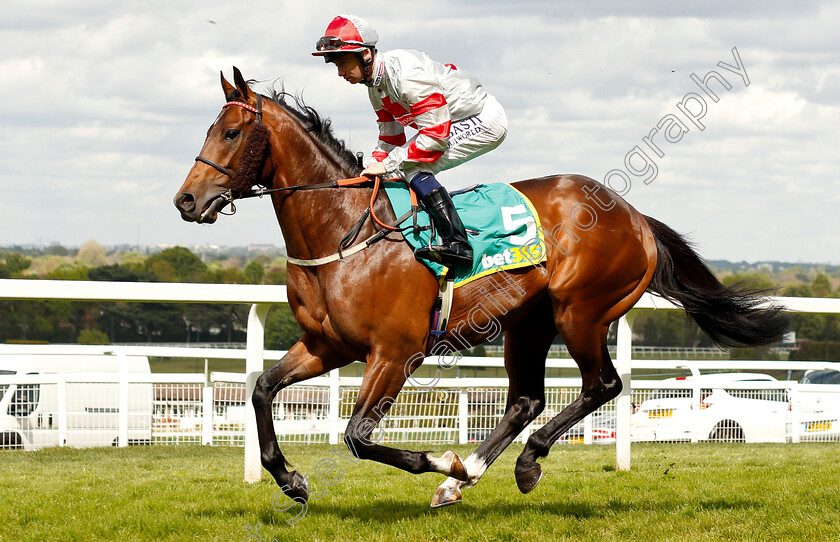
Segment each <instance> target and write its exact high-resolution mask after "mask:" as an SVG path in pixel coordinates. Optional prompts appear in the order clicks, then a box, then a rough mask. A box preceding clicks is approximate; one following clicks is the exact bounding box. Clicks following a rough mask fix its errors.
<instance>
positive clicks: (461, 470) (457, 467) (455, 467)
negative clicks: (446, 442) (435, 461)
mask: <svg viewBox="0 0 840 542" xmlns="http://www.w3.org/2000/svg"><path fill="white" fill-rule="evenodd" d="M441 459H451V464H450V467H449V472H446V473H444V474H446V475H447V476H450V477H452V478H455V479H456V480H460V481H462V482H466V481H468V480H469V479H470V477H469V475H468V474H467V468H466V467H464V462H463V461H461V458H460V457H458V454H456V453H455V452H453V451H451V450H447V451H446V452H445V453H444V454H443V455H442V456H441ZM458 498H459V499H460V498H461V497H460V496H459V497H458Z"/></svg>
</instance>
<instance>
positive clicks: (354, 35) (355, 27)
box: [312, 15, 379, 62]
mask: <svg viewBox="0 0 840 542" xmlns="http://www.w3.org/2000/svg"><path fill="white" fill-rule="evenodd" d="M377 41H379V35H378V34H377V33H376V30H374V29H373V27H372V26H371V25H370V24H369V23H368V22H367V21H365V20H364V19H362V18H361V17H356V16H355V15H339V16H338V17H336V18H335V19H333V20H332V22H331V23H330V25H329V26H328V27H327V29H326V31H324V36H323V37H322V38H321V39H319V40H318V43H316V44H315V51H314V52H313V53H312V56H323V57H324V60H325V61H326V62H329V61H330V58H329V56H328V55H333V54H336V53H361V52H362V51H364V50H365V49H370V50H371V51H373V50H374V48H375V47H376V42H377Z"/></svg>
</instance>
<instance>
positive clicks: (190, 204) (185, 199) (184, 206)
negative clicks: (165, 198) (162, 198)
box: [175, 192, 195, 213]
mask: <svg viewBox="0 0 840 542" xmlns="http://www.w3.org/2000/svg"><path fill="white" fill-rule="evenodd" d="M175 207H177V208H178V209H180V210H181V211H184V212H187V213H189V212H192V211H193V210H195V196H193V195H192V194H190V193H189V192H182V193H180V194H178V197H177V198H175Z"/></svg>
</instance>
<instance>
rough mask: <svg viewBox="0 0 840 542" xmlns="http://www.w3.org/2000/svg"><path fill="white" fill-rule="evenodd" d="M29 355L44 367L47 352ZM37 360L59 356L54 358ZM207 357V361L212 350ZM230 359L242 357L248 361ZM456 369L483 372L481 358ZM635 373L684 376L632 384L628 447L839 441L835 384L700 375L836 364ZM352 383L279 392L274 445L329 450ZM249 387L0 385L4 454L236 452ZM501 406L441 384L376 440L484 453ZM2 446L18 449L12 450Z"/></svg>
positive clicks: (486, 395)
mask: <svg viewBox="0 0 840 542" xmlns="http://www.w3.org/2000/svg"><path fill="white" fill-rule="evenodd" d="M39 349H41V350H42V351H41V352H40V353H39V355H40V356H41V359H43V357H44V356H45V354H43V351H44V350H45V349H44V347H39ZM64 349H65V351H66V355H73V356H75V357H76V359H79V357H80V354H79V353H80V352H82V351H85V352H87V353H88V354H89V355H90V354H95V353H96V352H95V350H94V349H91V348H89V347H74V346H73V345H66V346H65V347H64ZM12 350H21V349H20V347H15V348H13V349H12ZM46 350H48V351H52V352H53V353H54V352H57V350H56V348H55V347H49V348H46ZM152 350H159V351H158V352H152V353H154V354H158V355H160V354H164V353H165V354H166V355H167V356H171V355H172V350H178V349H172V348H163V349H152ZM225 352H228V351H225ZM147 353H148V352H147ZM176 353H177V352H176ZM114 354H115V355H114V356H113V361H114V363H113V365H114V368H115V369H116V368H118V366H119V365H120V363H121V362H123V360H125V359H127V357H128V354H127V352H126V351H121V350H119V349H117V351H116V352H114ZM209 354H210V355H211V356H213V355H214V354H215V351H211V352H209ZM238 354H239V355H240V356H241V357H242V358H244V356H245V351H244V350H240V351H239V352H238ZM276 354H282V352H277V353H276ZM7 355H8V356H12V357H14V356H15V355H16V354H14V353H10V352H9V351H8V349H3V348H0V361H1V360H2V358H3V357H4V356H7ZM47 355H48V354H47ZM56 355H59V356H63V357H65V354H56ZM106 355H107V354H106ZM462 361H464V363H465V364H469V365H475V366H481V365H484V362H485V361H486V360H483V359H482V358H469V359H465V360H462ZM494 361H495V360H494ZM100 365H101V364H100ZM557 365H562V366H569V365H571V363H557ZM637 368H639V369H644V370H647V371H657V370H668V371H670V372H671V373H673V372H674V370H675V369H679V370H680V371H681V372H682V374H684V375H686V376H687V377H688V378H683V379H680V378H677V379H673V378H672V379H669V380H641V379H634V380H633V381H632V391H631V393H632V397H633V404H634V413H633V415H632V416H631V439H632V440H633V441H659V442H670V441H692V442H697V441H701V440H727V439H729V440H743V441H745V442H798V441H800V440H803V439H807V440H825V441H838V440H840V386H837V385H812V384H799V383H798V382H793V381H777V380H772V379H769V378H768V379H767V380H765V381H740V382H736V381H732V380H723V379H721V378H719V377H720V376H722V375H719V374H718V375H715V374H711V375H710V376H702V377H701V376H700V374H701V373H704V374H706V373H708V372H709V371H714V370H716V369H719V368H726V369H727V370H732V369H740V370H742V371H745V372H758V371H775V372H780V371H787V370H796V371H800V372H801V371H803V370H807V369H826V368H830V369H834V370H840V363H823V362H800V363H791V362H758V361H747V362H738V363H736V364H734V365H733V364H731V363H730V364H726V363H724V362H721V363H718V364H716V365H710V364H707V363H704V362H702V361H700V362H695V361H691V362H688V361H684V362H680V363H679V364H678V366H677V367H675V366H673V365H670V364H667V363H665V362H652V363H645V362H644V361H642V362H639V365H638V367H637ZM361 381H362V379H361V378H360V377H340V376H339V375H338V372H337V371H333V372H331V373H330V374H329V375H325V376H323V377H319V378H314V379H311V380H309V381H307V382H304V383H301V384H297V385H294V386H291V387H289V388H286V389H285V390H283V391H281V393H280V394H278V396H277V397H276V398H275V401H274V406H273V413H274V423H275V426H276V428H277V432H278V436H279V437H280V439H281V441H283V442H307V443H308V442H324V443H327V442H328V443H330V444H336V443H338V442H339V441H340V440H341V435H342V434H343V432H344V429H345V426H346V424H347V421H348V420H349V417H350V414H351V411H352V407H353V405H354V404H355V402H356V398H357V396H358V390H359V387H360V385H361ZM245 382H246V379H245V375H244V374H243V373H221V372H213V373H205V374H166V373H155V374H152V373H129V372H128V371H125V370H119V371H113V372H109V373H101V372H100V373H74V372H62V373H52V374H50V373H47V374H16V375H0V404H2V409H0V410H1V411H2V412H0V435H3V436H4V438H3V442H2V443H0V448H18V447H20V448H25V449H38V448H42V447H45V446H72V447H89V446H107V445H118V446H127V445H130V444H204V445H243V444H244V439H245V422H246V412H245V403H246V393H245ZM580 385H581V380H580V378H548V379H546V394H545V395H546V408H545V411H544V413H543V414H541V415H540V416H539V418H538V419H537V420H535V422H534V423H533V424H531V426H529V427H528V428H526V430H525V431H523V433H522V434H521V435H520V439H521V440H522V442H525V441H526V440H527V438H528V436H529V435H530V434H531V433H532V432H533V431H535V430H537V429H538V428H539V427H541V426H542V425H543V424H545V423H546V422H548V421H549V420H550V419H551V418H552V417H554V416H555V415H556V414H557V413H558V412H560V411H561V410H562V409H563V408H565V407H566V406H567V405H568V404H569V403H571V402H572V401H573V400H574V399H575V397H576V396H577V395H578V393H579V390H580ZM2 392H5V393H2ZM3 395H5V399H3ZM506 401H507V380H506V379H504V378H441V379H438V380H436V381H434V382H433V385H429V386H423V387H418V386H407V387H406V388H405V389H404V390H403V392H402V393H401V394H400V395H399V396H398V398H397V402H396V403H395V404H394V406H393V407H392V408H391V410H390V411H389V413H388V414H387V416H386V418H385V420H384V421H383V422H382V423H381V424H380V427H379V429H378V430H377V432H376V433H375V434H374V437H373V440H374V441H377V442H379V441H383V440H384V441H386V442H418V443H440V444H449V443H468V442H475V441H480V440H482V439H483V438H484V437H486V436H487V435H488V434H489V433H490V431H491V430H492V429H493V428H494V427H495V426H496V425H497V424H498V423H499V421H500V419H501V416H502V414H503V413H504V410H505V405H506ZM615 425H616V420H615V402H614V401H613V402H611V403H609V404H607V405H605V406H604V407H602V408H601V409H599V411H598V412H597V413H595V414H593V415H592V416H590V417H588V418H587V419H586V420H584V421H583V422H582V423H580V424H578V426H576V427H574V428H573V429H572V430H571V431H569V432H568V433H567V435H566V436H565V437H564V438H562V439H561V440H560V442H561V443H574V442H582V443H592V442H598V443H612V442H615ZM12 435H14V436H17V437H19V438H17V440H13V439H12V438H10V437H11V436H12Z"/></svg>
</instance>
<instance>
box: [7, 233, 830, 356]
mask: <svg viewBox="0 0 840 542" xmlns="http://www.w3.org/2000/svg"><path fill="white" fill-rule="evenodd" d="M55 252H56V251H55V250H54V249H51V251H50V253H49V254H48V255H42V256H38V257H35V261H38V260H39V258H42V257H54V258H62V260H61V263H60V264H58V265H54V266H52V267H51V268H49V270H48V271H43V269H42V270H41V272H40V273H39V272H36V270H34V269H33V268H32V267H33V258H31V257H29V256H27V255H26V254H25V253H21V252H20V251H10V250H7V251H0V278H25V279H31V280H37V279H39V278H43V279H57V280H91V281H120V282H184V283H190V282H198V283H213V284H285V283H286V270H285V265H284V262H283V261H282V258H280V259H277V260H274V261H272V260H271V258H270V257H268V256H265V255H260V256H256V257H254V258H253V259H251V260H250V261H247V262H245V261H241V262H240V265H228V266H222V265H216V264H215V263H213V264H210V265H208V263H205V261H203V260H202V258H201V257H199V256H198V255H197V254H195V253H193V252H191V251H190V250H189V249H187V248H184V247H174V248H169V249H166V250H163V251H162V252H159V253H157V254H154V255H151V256H148V257H145V256H142V255H139V254H137V253H129V254H128V255H123V257H122V258H121V262H120V263H110V261H109V259H108V258H107V257H106V254H105V251H104V249H103V248H102V247H100V246H98V245H96V244H90V243H89V244H87V245H85V246H84V247H82V248H81V249H80V250H79V251H78V252H77V253H75V255H73V254H72V253H70V252H69V251H59V254H58V255H56V254H55ZM837 274H838V273H837V272H836V271H835V272H834V273H831V275H829V274H826V273H824V272H816V271H813V270H811V271H810V272H808V273H805V272H803V270H802V269H799V268H796V267H793V268H790V269H788V270H787V271H785V272H784V273H782V274H779V273H776V274H775V275H773V274H767V273H762V272H757V271H754V270H751V271H747V272H744V273H732V272H731V271H727V272H725V273H724V274H723V275H722V276H721V277H720V278H721V281H722V282H723V283H724V285H726V286H732V285H735V284H739V285H741V286H745V287H748V288H751V289H754V290H760V291H764V292H767V294H768V295H783V296H790V297H840V285H838V286H837V287H836V288H832V282H835V283H840V276H834V275H837ZM782 281H786V283H785V284H784V285H782V286H781V287H780V282H782ZM247 317H248V306H245V305H238V304H222V303H200V304H199V303H191V304H183V303H178V304H167V303H107V302H82V301H27V300H9V301H0V341H1V342H49V343H82V344H114V343H137V342H144V343H166V342H177V343H197V342H232V343H241V342H244V341H245V337H246V324H247ZM791 330H792V331H795V332H796V337H797V347H798V348H797V350H795V351H793V352H791V353H790V358H791V359H825V360H831V361H840V317H838V316H835V315H823V314H794V315H792V318H791ZM300 335H301V330H300V327H299V326H298V325H297V322H296V321H295V319H294V317H293V316H292V313H291V310H290V309H289V306H288V305H286V304H281V305H275V306H274V307H272V308H271V310H270V311H269V315H268V319H267V322H266V347H267V348H271V349H278V350H285V349H288V348H289V347H290V346H291V345H292V344H294V343H295V342H296V341H297V340H298V338H299V337H300ZM634 335H635V338H634V344H638V345H648V346H674V347H706V346H712V345H713V343H712V341H711V339H710V338H709V337H708V336H707V335H706V334H705V333H704V332H703V331H702V330H700V329H699V327H698V326H697V324H695V323H694V321H692V320H691V319H689V318H688V317H687V316H686V315H685V314H684V313H683V312H681V311H644V312H642V313H641V314H640V315H639V316H638V317H637V319H636V321H635V324H634ZM776 355H778V354H777V353H776V350H775V349H773V348H772V347H763V348H758V349H744V350H736V351H734V352H733V356H735V357H744V358H750V359H762V358H768V359H769V358H772V357H774V356H776Z"/></svg>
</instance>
